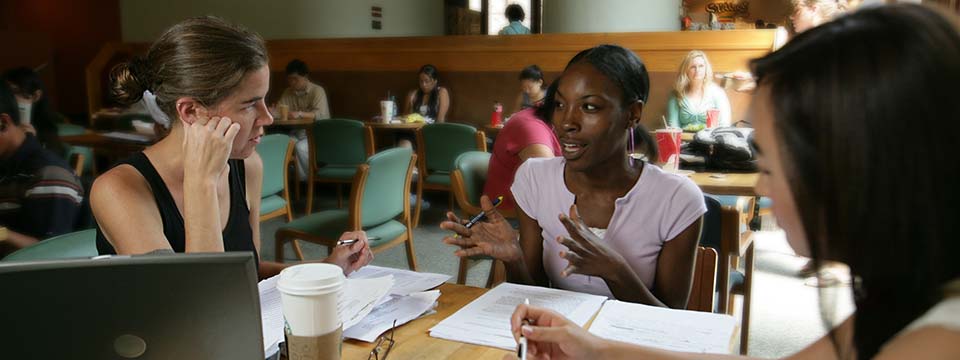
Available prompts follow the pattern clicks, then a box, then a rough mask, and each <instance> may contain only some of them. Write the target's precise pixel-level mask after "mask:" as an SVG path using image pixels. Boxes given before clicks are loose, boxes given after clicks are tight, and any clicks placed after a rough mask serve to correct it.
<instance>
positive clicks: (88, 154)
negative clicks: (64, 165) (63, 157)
mask: <svg viewBox="0 0 960 360" xmlns="http://www.w3.org/2000/svg"><path fill="white" fill-rule="evenodd" d="M86 132H87V129H86V128H84V127H83V126H80V125H74V124H57V136H70V135H81V134H85V133H86ZM66 146H67V148H68V150H67V159H68V160H70V164H71V165H74V164H79V165H80V166H78V167H76V168H75V169H74V170H75V171H76V173H77V176H81V175H82V174H93V175H96V174H95V170H96V169H95V168H94V158H93V149H91V148H88V147H86V146H71V145H66Z"/></svg>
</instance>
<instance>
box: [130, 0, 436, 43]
mask: <svg viewBox="0 0 960 360" xmlns="http://www.w3.org/2000/svg"><path fill="white" fill-rule="evenodd" d="M371 6H380V7H381V8H382V9H383V18H382V22H383V27H382V29H381V30H374V29H372V27H371V26H370V22H371V19H372V18H371V16H370V7H371ZM200 15H216V16H220V17H223V18H226V19H228V20H230V21H232V22H235V23H239V24H242V25H244V26H246V27H248V28H250V29H252V30H254V31H256V32H258V33H260V35H261V36H263V37H264V38H266V39H309V38H341V37H382V36H436V35H443V1H442V0H378V1H374V0H349V1H347V0H279V1H263V0H227V1H225V0H166V1H145V0H121V1H120V16H121V28H122V32H123V41H126V42H149V41H151V40H153V39H154V38H156V37H157V36H158V35H159V34H160V32H161V31H163V30H164V29H166V28H167V27H169V26H170V25H172V24H174V23H176V22H178V21H180V20H183V19H185V18H188V17H193V16H200Z"/></svg>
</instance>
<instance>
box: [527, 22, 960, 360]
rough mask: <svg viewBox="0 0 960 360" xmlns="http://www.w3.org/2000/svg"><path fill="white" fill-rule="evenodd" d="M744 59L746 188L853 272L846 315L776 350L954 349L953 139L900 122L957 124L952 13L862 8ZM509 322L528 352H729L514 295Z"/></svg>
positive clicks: (819, 256)
mask: <svg viewBox="0 0 960 360" xmlns="http://www.w3.org/2000/svg"><path fill="white" fill-rule="evenodd" d="M918 54H920V56H918ZM752 69H753V72H754V74H755V76H756V77H757V79H758V84H759V86H758V88H757V94H756V97H754V101H753V103H752V104H751V108H750V110H749V115H748V116H749V118H750V119H751V120H753V124H754V125H755V126H756V148H757V150H758V151H757V152H758V154H759V159H758V160H759V168H760V170H761V177H760V181H759V183H758V184H757V190H758V191H760V192H763V193H766V194H769V196H771V197H772V198H773V200H774V201H773V212H774V215H775V216H776V217H777V223H778V224H779V225H780V226H781V227H782V228H783V230H784V232H785V233H786V235H787V240H788V242H789V243H790V245H791V246H792V247H793V249H794V250H795V251H796V252H797V253H798V254H801V255H808V256H811V257H812V258H813V259H814V262H815V263H817V264H819V263H820V262H822V261H824V260H831V261H839V262H843V263H846V264H847V265H849V269H850V275H851V277H852V278H854V279H855V281H854V285H853V299H852V300H853V302H854V304H855V305H856V313H855V314H854V315H852V316H850V317H849V318H848V319H846V320H845V321H843V322H842V323H841V324H840V325H839V326H837V327H836V328H834V329H833V330H831V331H830V333H829V334H827V335H826V336H824V337H822V338H821V339H819V340H818V341H816V342H814V343H813V344H811V345H809V346H807V347H806V348H805V349H803V350H801V351H800V352H798V353H797V354H794V355H792V356H790V357H789V358H790V359H872V358H876V359H957V358H960V291H958V288H960V261H957V259H956V258H955V257H956V256H957V254H958V253H960V242H958V241H957V239H956V225H955V224H956V219H957V218H960V205H958V204H960V188H958V187H957V185H956V181H957V178H958V177H960V162H957V160H956V156H955V151H954V149H955V148H956V145H955V142H956V141H955V140H954V138H953V137H952V136H945V135H941V136H931V135H929V134H927V133H924V132H923V131H919V132H918V131H912V132H911V131H906V130H905V126H911V125H910V124H914V123H929V122H934V121H944V120H946V121H957V120H958V115H957V114H958V113H957V111H956V106H955V105H954V104H955V102H956V100H955V92H953V91H951V89H953V87H954V84H956V83H957V82H960V32H958V27H957V22H956V19H954V18H948V17H946V16H944V15H943V14H941V13H938V12H936V11H933V10H931V9H929V8H926V7H923V6H919V5H895V6H883V7H878V8H872V9H864V10H860V11H858V12H856V13H853V14H851V15H848V16H845V17H841V18H839V19H837V20H835V21H833V22H829V23H826V24H823V25H821V26H819V27H817V28H814V29H811V30H809V31H807V32H804V33H802V34H800V35H798V36H797V38H796V39H794V40H792V41H791V42H789V43H788V44H787V45H786V46H784V47H783V48H782V49H780V50H778V51H776V52H774V53H772V54H769V55H767V56H765V57H763V58H760V59H757V60H754V61H753V62H752ZM904 119H910V120H911V121H909V122H904ZM891 144H895V145H893V146H892V145H891ZM838 300H839V299H838ZM835 302H837V301H834V303H835ZM824 311H825V312H827V311H829V310H827V309H824ZM524 320H530V321H531V322H533V323H535V324H536V325H535V326H527V325H523V323H524V322H525V321H524ZM828 320H832V319H824V323H829V321H828ZM511 322H512V328H513V332H514V336H515V337H517V338H519V336H520V334H523V335H524V336H526V338H527V339H528V341H529V342H530V344H531V345H530V351H531V352H532V353H533V355H532V356H530V357H529V358H531V359H633V358H637V359H640V358H643V359H729V358H738V357H736V356H730V355H707V354H689V353H676V352H670V351H663V350H658V349H652V348H647V347H642V346H636V345H630V344H625V343H619V342H615V341H608V340H603V339H600V338H597V337H595V336H593V335H590V334H589V333H588V332H587V331H586V330H584V329H583V328H580V327H578V326H576V325H575V324H572V323H571V322H569V321H568V320H566V319H564V318H563V316H562V315H560V314H557V313H555V312H552V311H549V310H545V309H541V308H535V307H528V306H524V305H520V306H519V307H518V308H517V310H516V311H515V312H514V315H513V317H512V319H511ZM784 325H785V326H789V325H787V324H784Z"/></svg>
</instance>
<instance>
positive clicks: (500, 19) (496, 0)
mask: <svg viewBox="0 0 960 360" xmlns="http://www.w3.org/2000/svg"><path fill="white" fill-rule="evenodd" d="M474 2H475V0H471V1H470V8H471V9H473V3H474ZM476 2H479V1H476ZM511 4H518V5H520V7H522V8H523V13H524V14H526V16H525V17H524V18H523V21H522V23H523V25H524V26H526V27H528V28H531V29H533V26H531V23H532V19H533V11H531V8H532V6H531V0H487V35H497V34H498V33H500V29H503V27H504V26H507V25H509V24H510V22H509V21H508V20H507V16H506V15H504V11H506V9H507V5H511Z"/></svg>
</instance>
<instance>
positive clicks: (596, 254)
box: [557, 204, 624, 278]
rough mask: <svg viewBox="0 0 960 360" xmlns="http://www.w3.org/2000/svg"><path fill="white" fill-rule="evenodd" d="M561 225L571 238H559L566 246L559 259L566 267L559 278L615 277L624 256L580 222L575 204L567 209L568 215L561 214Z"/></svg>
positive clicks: (581, 220) (558, 240)
mask: <svg viewBox="0 0 960 360" xmlns="http://www.w3.org/2000/svg"><path fill="white" fill-rule="evenodd" d="M560 223H562V224H563V227H565V228H567V232H568V233H569V235H570V237H564V236H558V237H557V242H559V243H560V244H561V245H563V246H566V247H567V250H562V251H560V257H561V258H563V259H566V260H567V261H568V262H569V264H568V265H567V267H566V268H564V269H563V271H562V272H561V275H563V276H565V277H566V276H570V274H583V275H590V276H599V277H603V278H606V277H607V276H613V275H616V273H617V271H620V269H621V268H622V264H623V263H624V259H623V256H621V255H620V254H619V253H617V252H616V251H614V250H613V249H611V248H609V247H608V246H606V245H604V244H603V242H602V241H601V239H600V238H599V237H598V236H597V235H596V234H594V233H593V232H592V231H590V229H589V228H588V227H587V225H586V224H584V223H583V219H581V218H580V213H579V212H578V211H577V205H575V204H574V205H571V206H570V216H567V215H564V214H560Z"/></svg>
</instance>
